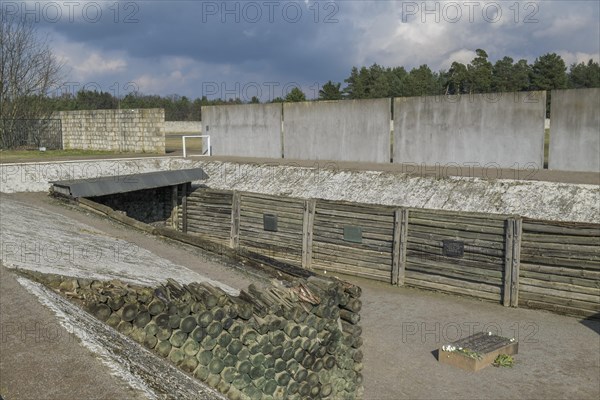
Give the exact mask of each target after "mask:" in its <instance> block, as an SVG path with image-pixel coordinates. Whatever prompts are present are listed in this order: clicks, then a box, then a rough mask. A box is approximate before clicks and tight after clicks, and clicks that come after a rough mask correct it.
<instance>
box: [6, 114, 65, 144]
mask: <svg viewBox="0 0 600 400" xmlns="http://www.w3.org/2000/svg"><path fill="white" fill-rule="evenodd" d="M40 147H45V148H46V149H48V150H62V124H61V120H60V119H50V118H46V119H2V120H0V148H2V149H13V150H32V149H38V148H40Z"/></svg>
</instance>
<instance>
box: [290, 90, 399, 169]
mask: <svg viewBox="0 0 600 400" xmlns="http://www.w3.org/2000/svg"><path fill="white" fill-rule="evenodd" d="M283 115H284V121H283V134H284V155H285V158H289V159H301V160H333V161H364V162H379V163H386V162H389V161H390V119H391V106H390V99H374V100H342V101H319V102H302V103H284V105H283Z"/></svg>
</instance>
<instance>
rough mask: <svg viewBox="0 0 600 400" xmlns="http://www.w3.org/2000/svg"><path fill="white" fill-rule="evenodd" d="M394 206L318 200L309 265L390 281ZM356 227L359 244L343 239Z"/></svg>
mask: <svg viewBox="0 0 600 400" xmlns="http://www.w3.org/2000/svg"><path fill="white" fill-rule="evenodd" d="M394 218H395V209H394V208H392V207H385V206H376V205H375V206H374V205H365V204H355V203H346V202H339V201H326V200H318V201H317V204H316V211H315V217H314V224H313V245H312V253H313V259H312V267H313V268H315V269H317V270H323V271H331V272H340V273H345V274H349V275H356V276H361V277H365V278H371V279H375V280H380V281H385V282H391V279H392V255H393V247H394V246H393V245H394V221H395V219H394ZM345 228H346V229H348V228H350V229H352V228H359V229H360V231H361V234H362V238H361V240H360V243H358V242H352V241H349V240H345V239H344V229H345Z"/></svg>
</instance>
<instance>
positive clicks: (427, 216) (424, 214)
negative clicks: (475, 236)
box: [410, 210, 507, 228]
mask: <svg viewBox="0 0 600 400" xmlns="http://www.w3.org/2000/svg"><path fill="white" fill-rule="evenodd" d="M429 211H430V210H411V212H410V215H411V217H412V218H415V219H416V220H425V221H439V222H452V223H459V224H464V225H474V226H485V227H489V226H492V227H497V228H504V224H505V221H506V218H507V217H505V216H497V217H494V216H492V217H491V218H489V216H488V215H464V214H462V215H460V214H459V213H456V212H454V211H450V212H446V213H437V212H429Z"/></svg>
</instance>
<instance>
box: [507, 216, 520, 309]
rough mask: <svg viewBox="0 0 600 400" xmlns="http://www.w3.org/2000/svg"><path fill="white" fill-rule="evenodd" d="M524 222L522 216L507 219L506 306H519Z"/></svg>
mask: <svg viewBox="0 0 600 400" xmlns="http://www.w3.org/2000/svg"><path fill="white" fill-rule="evenodd" d="M522 229H523V222H522V220H521V219H520V218H509V219H508V220H506V228H505V232H506V233H505V235H504V295H503V297H502V304H503V305H504V306H505V307H509V306H510V307H518V306H519V270H520V265H519V264H520V260H521V233H522Z"/></svg>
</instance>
